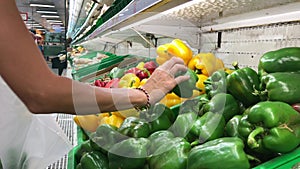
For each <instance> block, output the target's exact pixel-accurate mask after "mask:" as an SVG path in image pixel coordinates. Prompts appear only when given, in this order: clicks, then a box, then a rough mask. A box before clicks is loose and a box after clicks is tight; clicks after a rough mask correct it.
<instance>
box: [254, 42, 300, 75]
mask: <svg viewBox="0 0 300 169" xmlns="http://www.w3.org/2000/svg"><path fill="white" fill-rule="evenodd" d="M299 71H300V48H299V47H287V48H281V49H279V50H275V51H270V52H267V53H265V54H263V56H262V57H261V58H260V60H259V64H258V73H259V75H260V76H261V77H262V76H264V75H266V74H268V73H275V72H299Z"/></svg>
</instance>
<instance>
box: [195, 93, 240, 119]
mask: <svg viewBox="0 0 300 169" xmlns="http://www.w3.org/2000/svg"><path fill="white" fill-rule="evenodd" d="M201 111H202V112H203V113H206V112H209V111H210V112H213V113H218V114H221V115H223V117H224V119H225V121H226V122H227V121H228V120H230V119H231V118H232V117H233V116H234V115H236V114H240V105H239V103H238V101H237V100H236V99H235V98H234V97H233V96H232V95H231V94H227V93H218V94H216V95H215V96H213V97H212V98H211V100H210V101H209V102H208V103H206V104H204V106H203V107H202V110H201Z"/></svg>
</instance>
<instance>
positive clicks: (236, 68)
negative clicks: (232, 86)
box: [232, 61, 240, 70]
mask: <svg viewBox="0 0 300 169" xmlns="http://www.w3.org/2000/svg"><path fill="white" fill-rule="evenodd" d="M232 66H233V67H234V69H235V70H238V69H240V67H239V65H238V62H237V61H235V62H233V63H232Z"/></svg>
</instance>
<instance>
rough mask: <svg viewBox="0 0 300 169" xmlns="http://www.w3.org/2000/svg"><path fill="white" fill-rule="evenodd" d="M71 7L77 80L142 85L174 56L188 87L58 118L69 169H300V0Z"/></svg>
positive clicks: (163, 0) (130, 1)
mask: <svg viewBox="0 0 300 169" xmlns="http://www.w3.org/2000/svg"><path fill="white" fill-rule="evenodd" d="M69 3H70V6H72V7H74V9H76V10H74V11H77V12H74V11H73V12H70V18H71V20H69V27H68V29H69V30H68V31H69V32H68V33H67V34H68V35H69V36H70V37H71V38H72V39H73V41H72V43H71V45H70V47H71V48H72V52H70V55H69V57H68V61H69V63H70V66H71V71H72V73H71V76H72V77H71V78H73V79H74V80H76V81H80V82H83V83H87V84H89V85H92V86H95V87H104V88H139V87H142V86H143V85H144V84H145V83H146V81H147V79H148V78H149V77H151V74H152V73H153V72H154V71H155V69H157V68H158V67H159V66H160V65H162V64H163V63H164V62H166V61H167V60H169V59H170V58H171V57H179V58H181V59H182V60H183V61H184V63H185V65H186V66H187V67H188V70H187V72H181V74H180V75H183V74H185V75H188V76H189V77H190V78H189V80H187V81H185V82H182V83H180V84H178V85H177V86H176V87H175V88H174V89H173V90H172V91H170V92H169V93H168V94H166V96H165V97H164V98H162V99H161V101H160V102H158V103H156V104H154V105H151V107H149V108H148V109H143V110H138V109H134V108H132V109H128V110H121V111H115V112H102V113H99V114H95V115H86V116H80V115H73V116H70V115H60V116H59V118H62V119H60V120H59V123H67V124H66V125H68V126H71V128H72V130H74V131H73V133H72V132H70V131H67V129H65V130H66V131H65V132H68V137H69V139H70V140H71V141H72V145H73V146H74V147H73V149H72V150H71V151H70V152H69V153H68V154H67V155H66V156H65V157H63V158H62V161H64V163H67V169H92V168H99V169H100V168H101V169H202V168H203V169H204V168H205V169H233V168H236V169H248V168H253V169H298V168H300V146H299V145H300V95H299V94H300V86H299V84H300V1H299V0H271V1H261V0H111V1H110V0H103V1H100V0H98V1H94V0H81V1H76V0H70V1H69ZM76 5H77V6H76ZM70 11H71V10H70ZM64 47H65V46H64ZM64 118H65V119H64ZM64 120H65V121H64ZM70 121H71V122H74V124H73V123H72V124H70ZM63 128H64V127H63ZM48 168H51V167H48Z"/></svg>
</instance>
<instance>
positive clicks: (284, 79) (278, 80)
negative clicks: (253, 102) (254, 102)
mask: <svg viewBox="0 0 300 169" xmlns="http://www.w3.org/2000/svg"><path fill="white" fill-rule="evenodd" d="M299 70H300V67H299ZM299 82H300V72H299V73H290V72H277V73H270V74H268V75H265V76H263V77H262V79H261V90H262V92H258V95H259V96H261V98H262V100H269V101H282V102H286V103H289V104H294V103H299V102H300V97H299V93H300V85H299Z"/></svg>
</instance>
